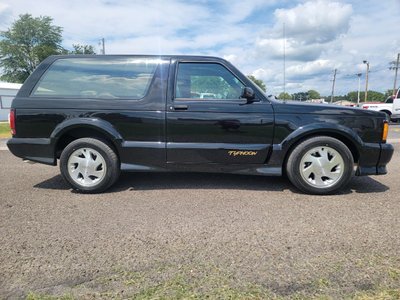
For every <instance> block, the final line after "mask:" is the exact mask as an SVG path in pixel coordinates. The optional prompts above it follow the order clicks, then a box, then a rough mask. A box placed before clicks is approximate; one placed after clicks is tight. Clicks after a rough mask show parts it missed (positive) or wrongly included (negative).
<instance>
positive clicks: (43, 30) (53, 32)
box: [0, 14, 65, 83]
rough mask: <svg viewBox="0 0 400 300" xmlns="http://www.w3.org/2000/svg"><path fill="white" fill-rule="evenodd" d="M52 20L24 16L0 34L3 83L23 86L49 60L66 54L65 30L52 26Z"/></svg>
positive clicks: (0, 65) (28, 15) (0, 60)
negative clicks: (62, 42)
mask: <svg viewBox="0 0 400 300" xmlns="http://www.w3.org/2000/svg"><path fill="white" fill-rule="evenodd" d="M52 21H53V19H52V18H50V17H38V18H33V17H32V16H31V15H30V14H24V15H20V17H19V19H18V20H17V21H15V22H14V23H13V24H12V26H11V28H9V29H8V30H7V31H2V32H1V33H0V38H1V40H0V67H2V68H3V71H4V74H3V75H2V76H1V77H0V79H1V80H4V81H8V82H20V83H22V82H24V81H25V79H26V78H27V77H28V76H29V75H30V74H31V73H32V72H33V70H34V69H35V68H36V67H37V65H38V64H39V63H40V62H41V61H42V60H44V59H45V58H46V57H48V56H49V55H53V54H61V53H65V50H64V49H63V48H62V47H61V41H62V37H61V33H62V28H61V27H59V26H54V25H52V24H51V23H52Z"/></svg>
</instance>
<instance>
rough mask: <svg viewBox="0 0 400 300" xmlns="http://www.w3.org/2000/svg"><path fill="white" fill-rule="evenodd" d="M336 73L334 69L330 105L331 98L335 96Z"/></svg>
mask: <svg viewBox="0 0 400 300" xmlns="http://www.w3.org/2000/svg"><path fill="white" fill-rule="evenodd" d="M336 72H337V69H335V70H334V72H333V80H332V94H331V103H332V102H333V96H334V94H335V82H336Z"/></svg>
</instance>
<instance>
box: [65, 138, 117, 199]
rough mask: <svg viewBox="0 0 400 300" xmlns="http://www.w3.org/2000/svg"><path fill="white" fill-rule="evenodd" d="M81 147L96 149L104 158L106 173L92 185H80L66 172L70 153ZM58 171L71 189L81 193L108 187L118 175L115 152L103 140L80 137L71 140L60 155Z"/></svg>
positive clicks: (94, 191)
mask: <svg viewBox="0 0 400 300" xmlns="http://www.w3.org/2000/svg"><path fill="white" fill-rule="evenodd" d="M82 148H90V149H94V150H96V151H97V152H98V153H99V154H100V155H101V156H102V157H103V159H104V161H105V164H106V173H105V174H104V177H103V178H102V180H101V181H100V182H99V183H98V184H96V185H94V186H90V187H87V186H82V185H79V184H78V183H77V182H76V181H74V180H73V179H72V178H71V176H70V175H69V172H68V160H69V158H70V157H71V155H72V153H74V152H75V151H76V150H79V149H82ZM60 171H61V174H62V176H63V177H64V179H65V180H66V181H67V182H68V183H69V184H70V185H71V186H72V188H73V189H75V190H77V191H80V192H83V193H99V192H102V191H104V190H106V189H107V188H108V187H110V186H111V185H112V184H113V183H114V182H115V181H116V180H117V178H118V176H119V162H118V159H117V156H116V154H115V152H114V151H113V150H112V148H111V147H110V146H108V145H107V144H106V143H105V142H103V141H101V140H98V139H93V138H81V139H78V140H75V141H73V142H71V143H70V144H69V145H67V147H65V149H64V150H63V152H62V153H61V156H60Z"/></svg>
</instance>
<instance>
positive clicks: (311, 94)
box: [307, 90, 321, 99]
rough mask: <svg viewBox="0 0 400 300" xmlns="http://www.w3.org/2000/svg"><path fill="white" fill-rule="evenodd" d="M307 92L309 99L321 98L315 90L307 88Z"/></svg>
mask: <svg viewBox="0 0 400 300" xmlns="http://www.w3.org/2000/svg"><path fill="white" fill-rule="evenodd" d="M307 93H308V98H309V99H321V95H320V94H319V93H318V92H317V91H316V90H309V91H308V92H307Z"/></svg>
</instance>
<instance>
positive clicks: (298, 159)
mask: <svg viewBox="0 0 400 300" xmlns="http://www.w3.org/2000/svg"><path fill="white" fill-rule="evenodd" d="M353 168H354V162H353V156H352V154H351V152H350V150H349V148H347V146H346V145H345V144H344V143H342V142H341V141H339V140H337V139H335V138H332V137H327V136H316V137H312V138H309V139H306V140H304V141H302V142H301V143H300V144H298V145H297V146H296V147H295V148H294V149H293V150H292V152H291V153H290V154H289V158H288V160H287V163H286V173H287V176H288V178H289V180H290V181H291V182H292V184H293V185H294V186H295V187H297V188H298V189H299V190H301V191H302V192H305V193H307V194H315V195H326V194H332V193H335V192H337V191H339V190H341V189H343V188H344V187H345V186H346V185H347V184H348V183H349V181H350V179H351V177H352V175H353Z"/></svg>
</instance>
